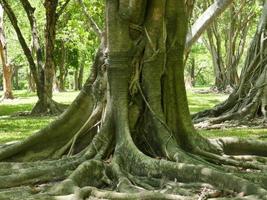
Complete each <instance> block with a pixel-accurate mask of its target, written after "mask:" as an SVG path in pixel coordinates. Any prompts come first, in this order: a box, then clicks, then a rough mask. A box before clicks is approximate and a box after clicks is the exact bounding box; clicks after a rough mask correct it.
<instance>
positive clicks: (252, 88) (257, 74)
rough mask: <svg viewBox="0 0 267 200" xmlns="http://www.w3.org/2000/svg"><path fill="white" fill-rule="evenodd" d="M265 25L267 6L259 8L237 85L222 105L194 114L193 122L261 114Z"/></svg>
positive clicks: (264, 98)
mask: <svg viewBox="0 0 267 200" xmlns="http://www.w3.org/2000/svg"><path fill="white" fill-rule="evenodd" d="M266 22H267V3H265V7H264V8H263V14H262V17H261V19H260V21H259V24H258V29H257V32H256V33H255V35H254V38H253V41H252V43H251V45H250V48H249V51H248V53H247V56H246V62H245V65H244V67H243V69H242V72H241V76H240V84H239V85H238V87H237V88H236V89H235V90H234V91H233V92H232V93H231V95H230V96H229V98H228V99H227V100H226V101H225V102H223V103H221V104H219V105H217V106H215V107H214V108H212V109H209V110H205V111H202V112H200V113H197V114H195V115H194V117H193V118H194V121H195V122H200V121H203V120H208V121H209V122H210V123H221V122H224V121H226V120H245V121H246V120H248V119H249V120H251V119H254V118H256V117H258V116H262V115H264V113H265V112H266V111H265V110H266V108H265V106H266V104H267V95H265V94H266V93H267V92H266V90H267V87H266V86H265V85H266V84H267V82H266V81H267V76H266V70H267V68H266V66H267V65H266V64H267V60H266V59H265V58H266V56H267V54H266V49H267V42H266V40H264V39H263V38H265V37H266V29H267V26H266V24H267V23H266ZM229 76H230V75H229ZM260 108H261V109H260ZM266 117H267V116H266Z"/></svg>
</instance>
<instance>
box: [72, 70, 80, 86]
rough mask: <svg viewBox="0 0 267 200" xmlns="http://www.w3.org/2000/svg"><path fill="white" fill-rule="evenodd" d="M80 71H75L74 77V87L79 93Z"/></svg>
mask: <svg viewBox="0 0 267 200" xmlns="http://www.w3.org/2000/svg"><path fill="white" fill-rule="evenodd" d="M78 78H79V69H75V71H74V76H73V85H74V90H75V91H77V90H78V88H79V80H78Z"/></svg>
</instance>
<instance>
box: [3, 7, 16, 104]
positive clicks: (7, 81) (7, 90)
mask: <svg viewBox="0 0 267 200" xmlns="http://www.w3.org/2000/svg"><path fill="white" fill-rule="evenodd" d="M0 55H1V61H2V65H3V89H4V94H3V97H2V99H13V98H14V96H13V93H12V66H11V65H10V64H9V63H8V60H7V44H6V40H5V33H4V10H3V8H2V6H0Z"/></svg>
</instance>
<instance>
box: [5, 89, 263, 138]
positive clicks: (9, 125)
mask: <svg viewBox="0 0 267 200" xmlns="http://www.w3.org/2000/svg"><path fill="white" fill-rule="evenodd" d="M78 93H79V92H73V91H71V92H62V93H55V94H54V100H56V101H57V102H59V103H64V104H70V103H71V102H72V101H73V99H74V98H75V97H76V96H77V95H78ZM14 95H15V97H16V98H15V99H14V100H8V101H4V102H0V143H7V142H11V141H17V140H21V139H23V138H25V137H27V136H29V135H31V134H32V133H34V132H35V131H37V130H39V129H40V128H42V127H44V126H45V125H47V124H48V123H50V122H51V121H53V120H54V119H55V118H56V116H38V117H37V116H28V115H22V113H27V112H29V111H30V110H31V109H32V107H33V105H34V103H35V102H36V101H37V98H36V96H35V94H34V93H29V92H27V91H25V90H24V91H15V92H14ZM187 95H188V101H189V109H190V111H191V113H192V114H193V113H196V112H199V111H201V110H204V109H207V108H211V107H213V106H214V105H216V104H218V103H220V102H222V101H223V100H225V99H226V98H227V96H228V95H227V94H221V93H211V92H210V91H209V90H208V89H207V88H197V89H190V90H188V91H187ZM0 96H1V92H0ZM227 127H228V128H226V126H224V125H222V126H217V127H205V128H203V127H201V126H200V125H198V126H197V129H198V131H199V132H200V134H201V135H203V136H205V137H209V138H216V137H229V136H231V137H232V136H235V137H242V138H247V137H258V138H267V133H266V132H267V127H266V128H265V127H254V126H253V127H249V126H248V125H243V126H242V125H241V126H240V125H239V126H238V127H235V125H234V124H232V127H231V128H229V126H227Z"/></svg>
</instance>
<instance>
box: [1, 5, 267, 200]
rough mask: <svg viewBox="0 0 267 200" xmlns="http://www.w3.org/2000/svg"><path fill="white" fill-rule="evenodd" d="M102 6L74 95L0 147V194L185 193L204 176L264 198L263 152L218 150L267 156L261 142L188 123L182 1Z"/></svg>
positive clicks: (185, 197) (184, 199)
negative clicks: (86, 71)
mask: <svg viewBox="0 0 267 200" xmlns="http://www.w3.org/2000/svg"><path fill="white" fill-rule="evenodd" d="M177 8H179V9H177ZM106 9H107V10H106V26H107V27H106V33H105V37H104V38H103V41H102V45H101V47H100V49H99V51H98V53H97V55H96V58H95V62H94V64H93V66H92V68H91V74H90V77H89V79H88V80H87V81H86V83H85V86H84V87H83V90H82V91H81V93H80V95H79V96H78V97H77V98H76V100H75V101H74V102H73V104H72V105H71V106H70V107H69V109H68V110H67V111H66V112H65V113H64V114H63V115H62V116H61V117H60V118H58V119H57V120H56V121H55V122H53V123H52V124H50V125H49V126H47V127H46V128H44V129H42V130H41V131H39V132H38V133H36V134H35V135H33V136H32V137H30V138H28V139H26V140H25V141H22V142H20V143H16V144H14V145H10V146H4V147H2V148H0V160H5V161H9V162H3V163H0V167H1V168H0V174H1V175H2V176H1V179H0V188H2V189H1V191H0V198H2V199H10V198H13V199H16V198H14V196H15V197H17V199H21V198H22V197H25V199H26V197H27V198H29V196H30V197H32V198H33V199H87V198H88V197H89V198H94V197H96V198H102V199H176V200H191V199H197V198H198V193H199V191H200V190H203V188H201V187H202V186H203V183H209V185H205V187H208V188H210V190H211V191H213V193H212V194H208V195H214V194H218V191H228V190H230V191H231V192H230V194H231V195H232V196H231V197H230V198H228V199H233V198H234V196H236V195H237V194H240V193H242V196H245V197H250V198H253V199H255V200H256V199H266V194H267V191H266V187H267V186H266V184H265V182H264V181H266V174H265V173H266V166H264V164H265V163H266V160H265V159H264V160H261V162H263V163H259V162H257V161H255V162H254V161H253V162H249V161H248V162H246V163H244V162H243V161H239V160H237V158H239V157H236V158H235V156H233V158H231V157H229V156H227V155H225V154H224V152H227V153H229V154H236V153H239V154H252V155H261V156H266V155H267V151H266V147H267V144H266V143H264V142H262V143H258V142H255V141H245V140H244V141H239V140H224V139H222V140H219V141H220V142H219V141H218V140H213V142H211V141H209V140H207V139H205V138H202V137H201V136H200V135H198V134H197V133H196V132H195V131H194V128H193V125H192V122H191V119H190V115H189V109H188V105H187V98H186V92H185V86H184V80H183V70H184V66H183V59H184V56H183V55H184V49H185V39H186V33H187V19H188V17H187V16H188V13H186V7H185V1H184V0H179V1H178V0H166V1H139V0H131V1H125V0H121V1H119V0H108V1H107V4H106ZM235 145H239V147H240V148H239V149H236V148H235ZM256 145H258V146H256ZM259 146H260V147H259ZM217 154H221V155H217ZM223 156H224V157H223ZM257 158H258V157H257ZM44 159H48V160H44ZM36 160H39V161H37V162H29V161H36ZM40 160H42V161H40ZM43 160H44V161H43ZM10 161H12V162H10ZM15 161H17V162H18V161H21V162H20V163H16V164H15V163H14V162H15ZM217 164H219V165H217ZM221 164H224V165H225V168H223V167H222V166H221ZM229 165H233V166H235V167H232V166H231V167H230V166H229ZM11 166H13V167H11ZM14 166H15V167H14ZM240 168H242V169H247V168H253V169H257V170H255V172H254V173H257V172H259V173H262V174H261V175H260V176H259V174H256V175H254V174H251V173H249V172H246V171H245V170H243V173H241V171H239V169H240ZM229 172H231V173H229ZM43 183H45V184H43ZM47 183H49V184H47ZM27 185H31V186H35V187H34V189H33V190H31V188H29V187H25V186H27ZM13 187H16V189H14V188H13ZM227 195H228V194H227ZM220 196H221V197H223V196H226V194H225V193H224V192H221V193H220ZM226 199H227V197H226ZM241 199H242V198H241Z"/></svg>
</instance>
